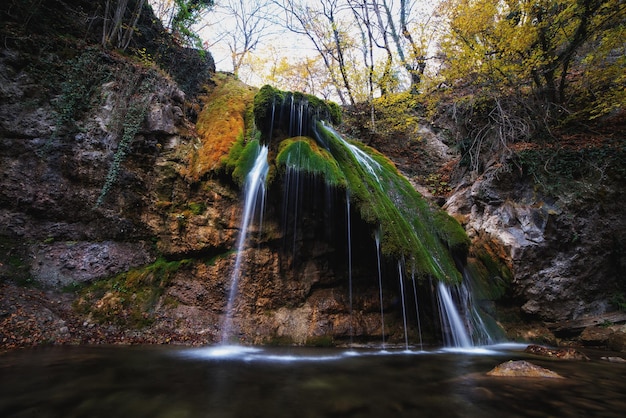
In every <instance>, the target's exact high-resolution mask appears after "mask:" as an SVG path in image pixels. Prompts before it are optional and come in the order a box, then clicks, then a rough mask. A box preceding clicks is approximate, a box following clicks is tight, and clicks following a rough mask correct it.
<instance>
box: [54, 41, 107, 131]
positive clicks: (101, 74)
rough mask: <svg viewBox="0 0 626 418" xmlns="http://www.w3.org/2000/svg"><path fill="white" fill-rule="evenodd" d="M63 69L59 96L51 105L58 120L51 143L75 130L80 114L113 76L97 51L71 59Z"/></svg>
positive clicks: (87, 52) (90, 50)
mask: <svg viewBox="0 0 626 418" xmlns="http://www.w3.org/2000/svg"><path fill="white" fill-rule="evenodd" d="M66 67H67V69H66V70H65V71H66V76H65V80H64V81H63V82H62V83H61V95H60V96H59V98H58V100H57V101H56V102H54V108H55V110H56V113H57V118H56V121H55V130H54V136H53V138H52V139H54V138H56V137H58V136H59V133H60V131H61V129H63V128H68V127H73V126H74V121H75V120H78V119H79V116H80V113H81V112H84V111H86V110H88V109H89V107H90V105H93V101H94V100H96V96H97V94H96V93H98V92H99V89H100V86H101V85H102V84H103V83H106V82H107V81H108V80H110V79H111V77H112V75H113V74H112V72H111V69H110V68H109V67H108V66H107V65H106V64H104V60H103V55H102V52H101V51H100V50H99V49H98V48H86V49H85V50H84V51H83V52H82V53H81V54H80V55H78V56H76V57H75V58H73V59H71V60H70V61H69V62H68V63H67V65H66ZM52 139H51V140H52Z"/></svg>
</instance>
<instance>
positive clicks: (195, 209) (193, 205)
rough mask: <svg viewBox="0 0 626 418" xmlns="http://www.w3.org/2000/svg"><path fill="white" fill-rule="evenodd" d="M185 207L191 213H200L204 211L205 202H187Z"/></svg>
mask: <svg viewBox="0 0 626 418" xmlns="http://www.w3.org/2000/svg"><path fill="white" fill-rule="evenodd" d="M187 208H188V209H189V211H190V212H191V213H192V214H193V215H202V214H203V213H204V212H205V211H206V203H204V202H199V203H198V202H189V203H187Z"/></svg>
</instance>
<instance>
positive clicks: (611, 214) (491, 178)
mask: <svg viewBox="0 0 626 418" xmlns="http://www.w3.org/2000/svg"><path fill="white" fill-rule="evenodd" d="M583 186H584V187H585V188H586V190H585V196H575V195H574V193H578V192H575V191H572V193H571V194H569V195H568V194H559V195H557V197H552V196H550V195H547V194H544V193H542V192H540V191H539V190H538V188H537V187H535V186H534V185H533V181H532V179H529V178H527V177H524V176H520V173H519V172H516V171H506V170H502V167H499V168H498V167H492V168H491V169H489V170H487V172H486V173H484V174H483V175H481V176H480V177H479V178H477V179H476V180H475V181H473V182H471V183H469V182H467V183H463V184H461V185H460V186H459V187H458V188H457V189H456V190H455V192H454V193H453V194H452V196H451V197H450V198H449V200H448V201H447V203H446V205H445V208H446V209H447V210H448V211H450V212H451V213H453V214H455V215H456V216H457V217H458V219H460V220H461V221H462V222H463V223H464V224H465V226H466V230H467V232H468V234H469V235H470V237H471V238H472V240H473V242H474V243H475V244H477V245H478V246H484V247H485V248H488V249H489V251H490V252H491V253H492V254H497V255H498V256H499V257H500V259H501V261H503V262H504V263H506V264H507V265H509V266H510V268H511V271H512V273H513V277H514V279H513V281H512V283H511V288H510V290H511V293H510V297H513V298H515V299H516V300H519V303H520V305H521V310H522V312H523V314H526V315H528V316H529V317H530V318H535V319H539V320H543V321H546V322H559V321H564V320H571V319H578V318H581V317H583V316H593V315H600V314H604V313H605V312H608V311H611V310H614V309H615V305H614V304H612V302H611V300H612V298H614V297H615V296H616V295H619V292H620V290H619V289H621V288H622V287H623V284H622V283H623V280H622V275H621V273H620V272H621V271H622V268H623V267H622V266H624V265H625V263H626V260H625V253H624V251H623V236H625V235H624V232H625V231H626V222H625V221H624V217H623V216H622V213H623V211H622V209H621V207H620V204H619V203H618V201H619V196H623V192H624V191H623V184H620V183H614V182H608V181H607V182H605V183H603V184H596V185H591V184H585V185H581V184H578V185H577V187H583ZM561 193H562V192H561Z"/></svg>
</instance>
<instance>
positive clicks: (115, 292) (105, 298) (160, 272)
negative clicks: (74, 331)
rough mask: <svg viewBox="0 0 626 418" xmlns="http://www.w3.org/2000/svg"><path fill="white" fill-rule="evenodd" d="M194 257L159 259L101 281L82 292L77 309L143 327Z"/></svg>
mask: <svg viewBox="0 0 626 418" xmlns="http://www.w3.org/2000/svg"><path fill="white" fill-rule="evenodd" d="M189 263H190V260H180V261H167V260H165V259H163V258H159V259H158V260H156V261H155V262H154V263H152V264H150V265H148V266H145V267H143V268H137V269H133V270H130V271H128V272H126V273H122V274H119V275H117V276H115V277H113V278H111V279H108V280H100V281H97V282H95V283H93V284H90V285H87V286H86V287H84V288H83V289H81V290H80V291H79V298H78V299H77V300H76V302H75V305H74V307H75V309H76V310H78V311H79V312H81V313H83V314H88V315H90V316H91V317H92V318H93V319H94V320H96V321H98V322H100V323H105V324H116V325H125V326H131V327H135V328H142V327H145V326H148V325H150V324H151V323H152V321H153V317H152V312H153V310H154V308H155V306H156V304H157V302H158V301H159V298H160V297H161V296H162V294H163V292H164V290H165V289H166V288H167V286H168V285H169V283H170V282H171V280H172V279H173V278H174V276H175V275H176V273H177V272H178V271H179V270H180V269H181V268H183V267H184V266H186V265H187V264H189Z"/></svg>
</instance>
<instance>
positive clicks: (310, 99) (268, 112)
mask: <svg viewBox="0 0 626 418" xmlns="http://www.w3.org/2000/svg"><path fill="white" fill-rule="evenodd" d="M294 113H298V114H297V115H296V114H294ZM254 121H255V124H256V127H257V129H259V130H260V131H261V132H262V138H261V140H262V141H263V142H264V143H269V142H271V141H272V140H273V139H277V140H278V141H282V140H283V139H285V138H286V137H290V136H295V135H305V136H310V137H313V136H314V135H313V133H312V132H311V130H312V129H314V128H315V122H316V121H327V122H329V123H331V124H335V125H338V124H339V123H341V108H340V107H339V105H338V104H336V103H333V102H330V101H326V100H322V99H319V98H317V97H315V96H313V95H310V94H304V93H299V92H286V91H282V90H278V89H276V88H274V87H272V86H269V85H265V86H263V87H261V89H260V90H259V92H258V93H257V94H256V95H255V96H254ZM295 124H297V125H298V126H300V127H301V128H302V129H301V131H300V132H295V131H293V132H292V130H293V128H294V127H293V126H292V125H295Z"/></svg>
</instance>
